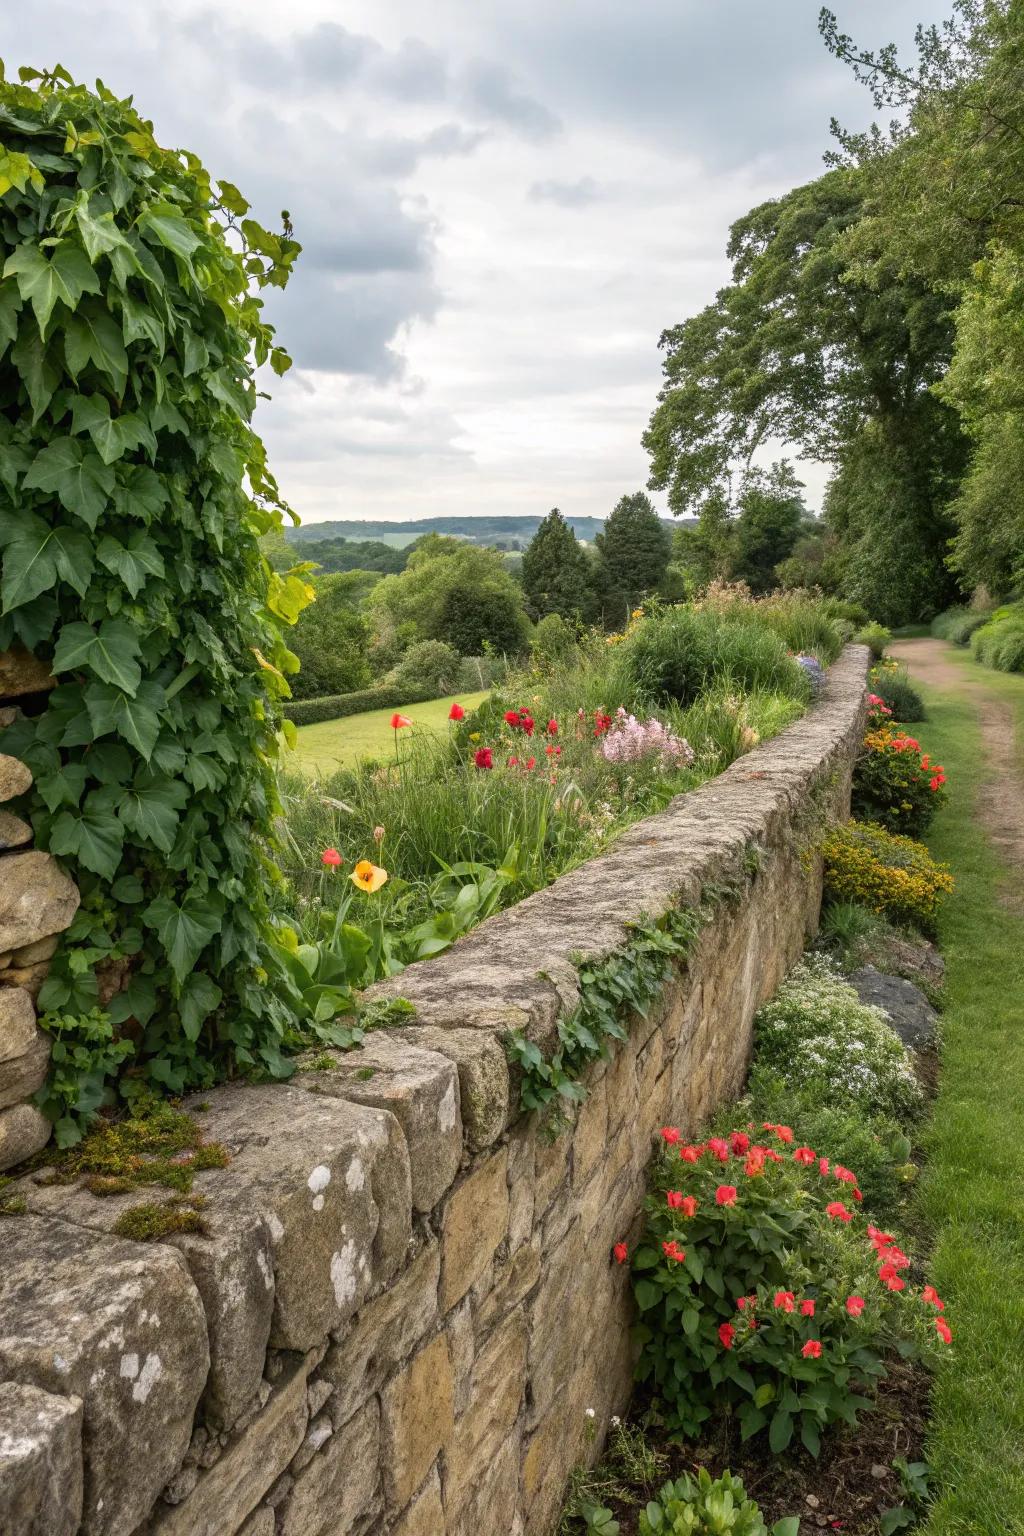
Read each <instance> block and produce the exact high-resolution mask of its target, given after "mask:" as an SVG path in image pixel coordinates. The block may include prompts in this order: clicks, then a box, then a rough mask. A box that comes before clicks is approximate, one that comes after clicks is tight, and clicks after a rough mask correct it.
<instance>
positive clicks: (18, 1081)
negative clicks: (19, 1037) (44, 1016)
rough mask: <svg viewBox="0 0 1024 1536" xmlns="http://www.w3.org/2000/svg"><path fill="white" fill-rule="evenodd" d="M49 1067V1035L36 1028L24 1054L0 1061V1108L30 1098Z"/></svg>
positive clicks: (43, 1080)
mask: <svg viewBox="0 0 1024 1536" xmlns="http://www.w3.org/2000/svg"><path fill="white" fill-rule="evenodd" d="M19 990H20V988H19ZM49 1068H50V1037H49V1035H44V1034H43V1032H42V1030H41V1029H37V1030H35V1031H34V1033H33V1038H32V1041H31V1043H30V1045H29V1047H28V1050H27V1051H25V1053H24V1055H22V1056H9V1057H8V1058H7V1060H6V1061H0V1109H6V1108H7V1106H8V1105H9V1104H20V1103H22V1102H23V1101H24V1100H25V1099H29V1098H31V1097H32V1095H33V1094H34V1093H35V1091H36V1089H37V1088H41V1087H42V1086H43V1084H44V1083H45V1082H46V1074H47V1072H48V1071H49Z"/></svg>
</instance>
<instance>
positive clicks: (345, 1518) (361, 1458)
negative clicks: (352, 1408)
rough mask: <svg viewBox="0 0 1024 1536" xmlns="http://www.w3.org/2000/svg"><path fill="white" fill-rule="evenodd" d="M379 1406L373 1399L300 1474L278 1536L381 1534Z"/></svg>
mask: <svg viewBox="0 0 1024 1536" xmlns="http://www.w3.org/2000/svg"><path fill="white" fill-rule="evenodd" d="M380 1513H381V1481H380V1405H379V1403H378V1401H377V1399H376V1398H375V1397H371V1398H370V1400H369V1402H368V1403H365V1404H364V1405H363V1407H362V1408H360V1409H359V1412H358V1413H356V1414H355V1415H354V1416H353V1417H352V1418H351V1419H349V1421H348V1423H347V1424H343V1425H342V1426H341V1428H340V1429H338V1430H336V1431H335V1432H334V1434H333V1435H332V1436H331V1437H330V1439H329V1440H328V1441H327V1443H326V1444H325V1446H324V1447H323V1449H322V1450H321V1451H320V1452H319V1454H318V1455H316V1456H314V1457H313V1459H312V1461H311V1462H310V1463H309V1465H308V1466H307V1467H306V1468H305V1469H304V1470H303V1471H302V1472H300V1473H299V1475H298V1477H297V1478H296V1480H295V1487H294V1488H293V1490H292V1493H291V1497H290V1498H289V1500H288V1502H287V1504H285V1505H284V1508H283V1512H282V1514H281V1516H280V1525H279V1527H278V1532H279V1536H351V1533H352V1532H355V1531H365V1530H368V1529H369V1528H370V1526H371V1523H372V1524H373V1528H374V1529H379V1528H380V1527H379V1517H380Z"/></svg>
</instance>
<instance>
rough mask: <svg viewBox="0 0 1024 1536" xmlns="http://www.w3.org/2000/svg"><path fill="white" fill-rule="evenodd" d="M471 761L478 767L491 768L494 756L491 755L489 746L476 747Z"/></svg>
mask: <svg viewBox="0 0 1024 1536" xmlns="http://www.w3.org/2000/svg"><path fill="white" fill-rule="evenodd" d="M473 761H474V763H476V766H477V767H478V768H493V767H494V758H493V757H492V756H491V749H490V747H478V748H477V750H476V751H475V752H474V753H473Z"/></svg>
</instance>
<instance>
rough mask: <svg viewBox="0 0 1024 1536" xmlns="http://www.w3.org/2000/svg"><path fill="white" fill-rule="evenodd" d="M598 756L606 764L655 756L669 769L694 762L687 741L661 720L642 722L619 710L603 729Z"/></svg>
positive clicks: (634, 761)
mask: <svg viewBox="0 0 1024 1536" xmlns="http://www.w3.org/2000/svg"><path fill="white" fill-rule="evenodd" d="M602 719H608V717H607V716H603V717H602ZM601 755H602V757H604V758H605V759H606V761H608V762H609V763H638V762H641V761H643V759H644V758H648V757H658V758H660V759H661V761H662V764H663V765H664V766H665V767H672V768H688V767H689V766H690V764H691V763H692V762H693V759H694V752H693V748H692V747H691V746H690V744H689V742H688V741H686V740H685V739H684V738H683V737H681V736H676V735H675V734H674V733H673V732H672V731H670V730H669V729H668V727H667V726H664V725H662V723H661V721H660V720H655V719H653V718H651V719H649V720H645V721H643V722H642V723H641V722H640V721H639V720H638V719H637V718H636V716H635V715H630V714H627V713H626V711H625V710H624V709H622V708H621V707H620V708H619V709H617V710H616V712H615V719H614V720H613V721H609V724H608V726H606V727H605V728H604V735H603V740H602V742H601Z"/></svg>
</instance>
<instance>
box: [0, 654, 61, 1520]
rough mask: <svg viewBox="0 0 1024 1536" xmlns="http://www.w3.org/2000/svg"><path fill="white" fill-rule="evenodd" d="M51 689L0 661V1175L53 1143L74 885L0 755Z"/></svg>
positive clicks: (34, 667) (45, 675)
mask: <svg viewBox="0 0 1024 1536" xmlns="http://www.w3.org/2000/svg"><path fill="white" fill-rule="evenodd" d="M51 686H52V679H51V678H50V675H49V670H48V668H46V667H44V666H43V665H42V664H41V663H40V662H38V661H36V659H35V657H33V656H31V655H29V653H28V652H27V651H17V650H15V651H4V652H2V653H0V1173H3V1171H4V1169H5V1168H12V1167H14V1165H15V1164H16V1163H20V1162H21V1161H22V1160H23V1159H24V1158H26V1157H31V1155H32V1153H33V1152H38V1151H39V1150H40V1149H41V1148H42V1147H44V1146H45V1145H46V1143H47V1142H48V1141H49V1139H50V1123H49V1121H48V1120H47V1119H46V1118H45V1116H44V1115H42V1114H40V1112H39V1110H38V1109H36V1108H35V1106H34V1105H33V1104H31V1103H29V1102H28V1101H29V1100H30V1099H31V1097H32V1095H33V1094H34V1093H35V1092H36V1090H37V1089H39V1088H41V1087H42V1085H43V1083H44V1082H45V1081H46V1074H47V1070H48V1068H49V1064H50V1045H49V1040H48V1038H47V1037H46V1035H44V1034H43V1032H42V1031H41V1030H40V1029H38V1028H37V1027H36V1010H35V999H36V998H37V997H38V995H39V989H40V987H41V986H42V984H43V981H44V980H45V977H46V973H47V970H48V969H49V964H50V956H51V955H52V954H53V953H54V951H55V949H56V948H57V941H58V938H59V936H60V935H61V934H62V933H63V932H64V929H65V928H66V927H67V926H68V924H69V923H70V922H71V919H72V918H73V917H74V915H75V912H76V911H77V909H78V891H77V890H76V889H75V886H74V885H73V883H72V882H71V881H70V880H69V879H68V877H67V875H66V874H64V872H63V871H62V869H61V868H60V866H59V864H58V863H57V861H56V860H55V859H53V858H51V857H50V855H49V854H48V853H42V852H39V851H38V850H36V849H33V848H32V847H31V843H32V829H31V827H30V826H29V825H28V823H27V822H26V821H24V820H23V819H22V817H20V816H18V815H16V814H15V812H14V811H12V810H11V809H10V802H11V801H13V800H16V799H18V797H19V796H21V795H23V794H25V792H26V790H28V789H30V788H31V785H32V775H31V773H30V772H29V770H28V769H27V768H26V766H25V764H24V763H21V762H19V761H18V759H17V758H15V757H10V756H9V755H8V754H6V753H5V752H4V751H3V732H4V727H6V726H8V725H10V724H11V722H12V721H13V720H14V719H15V718H16V716H17V713H18V710H19V708H20V706H21V704H22V703H27V702H28V701H29V700H30V699H31V698H34V697H36V696H37V695H38V694H39V693H40V692H42V693H45V691H46V690H47V689H48V688H50V687H51ZM2 1425H3V1420H2V1417H0V1430H2ZM0 1530H2V1526H0Z"/></svg>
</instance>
